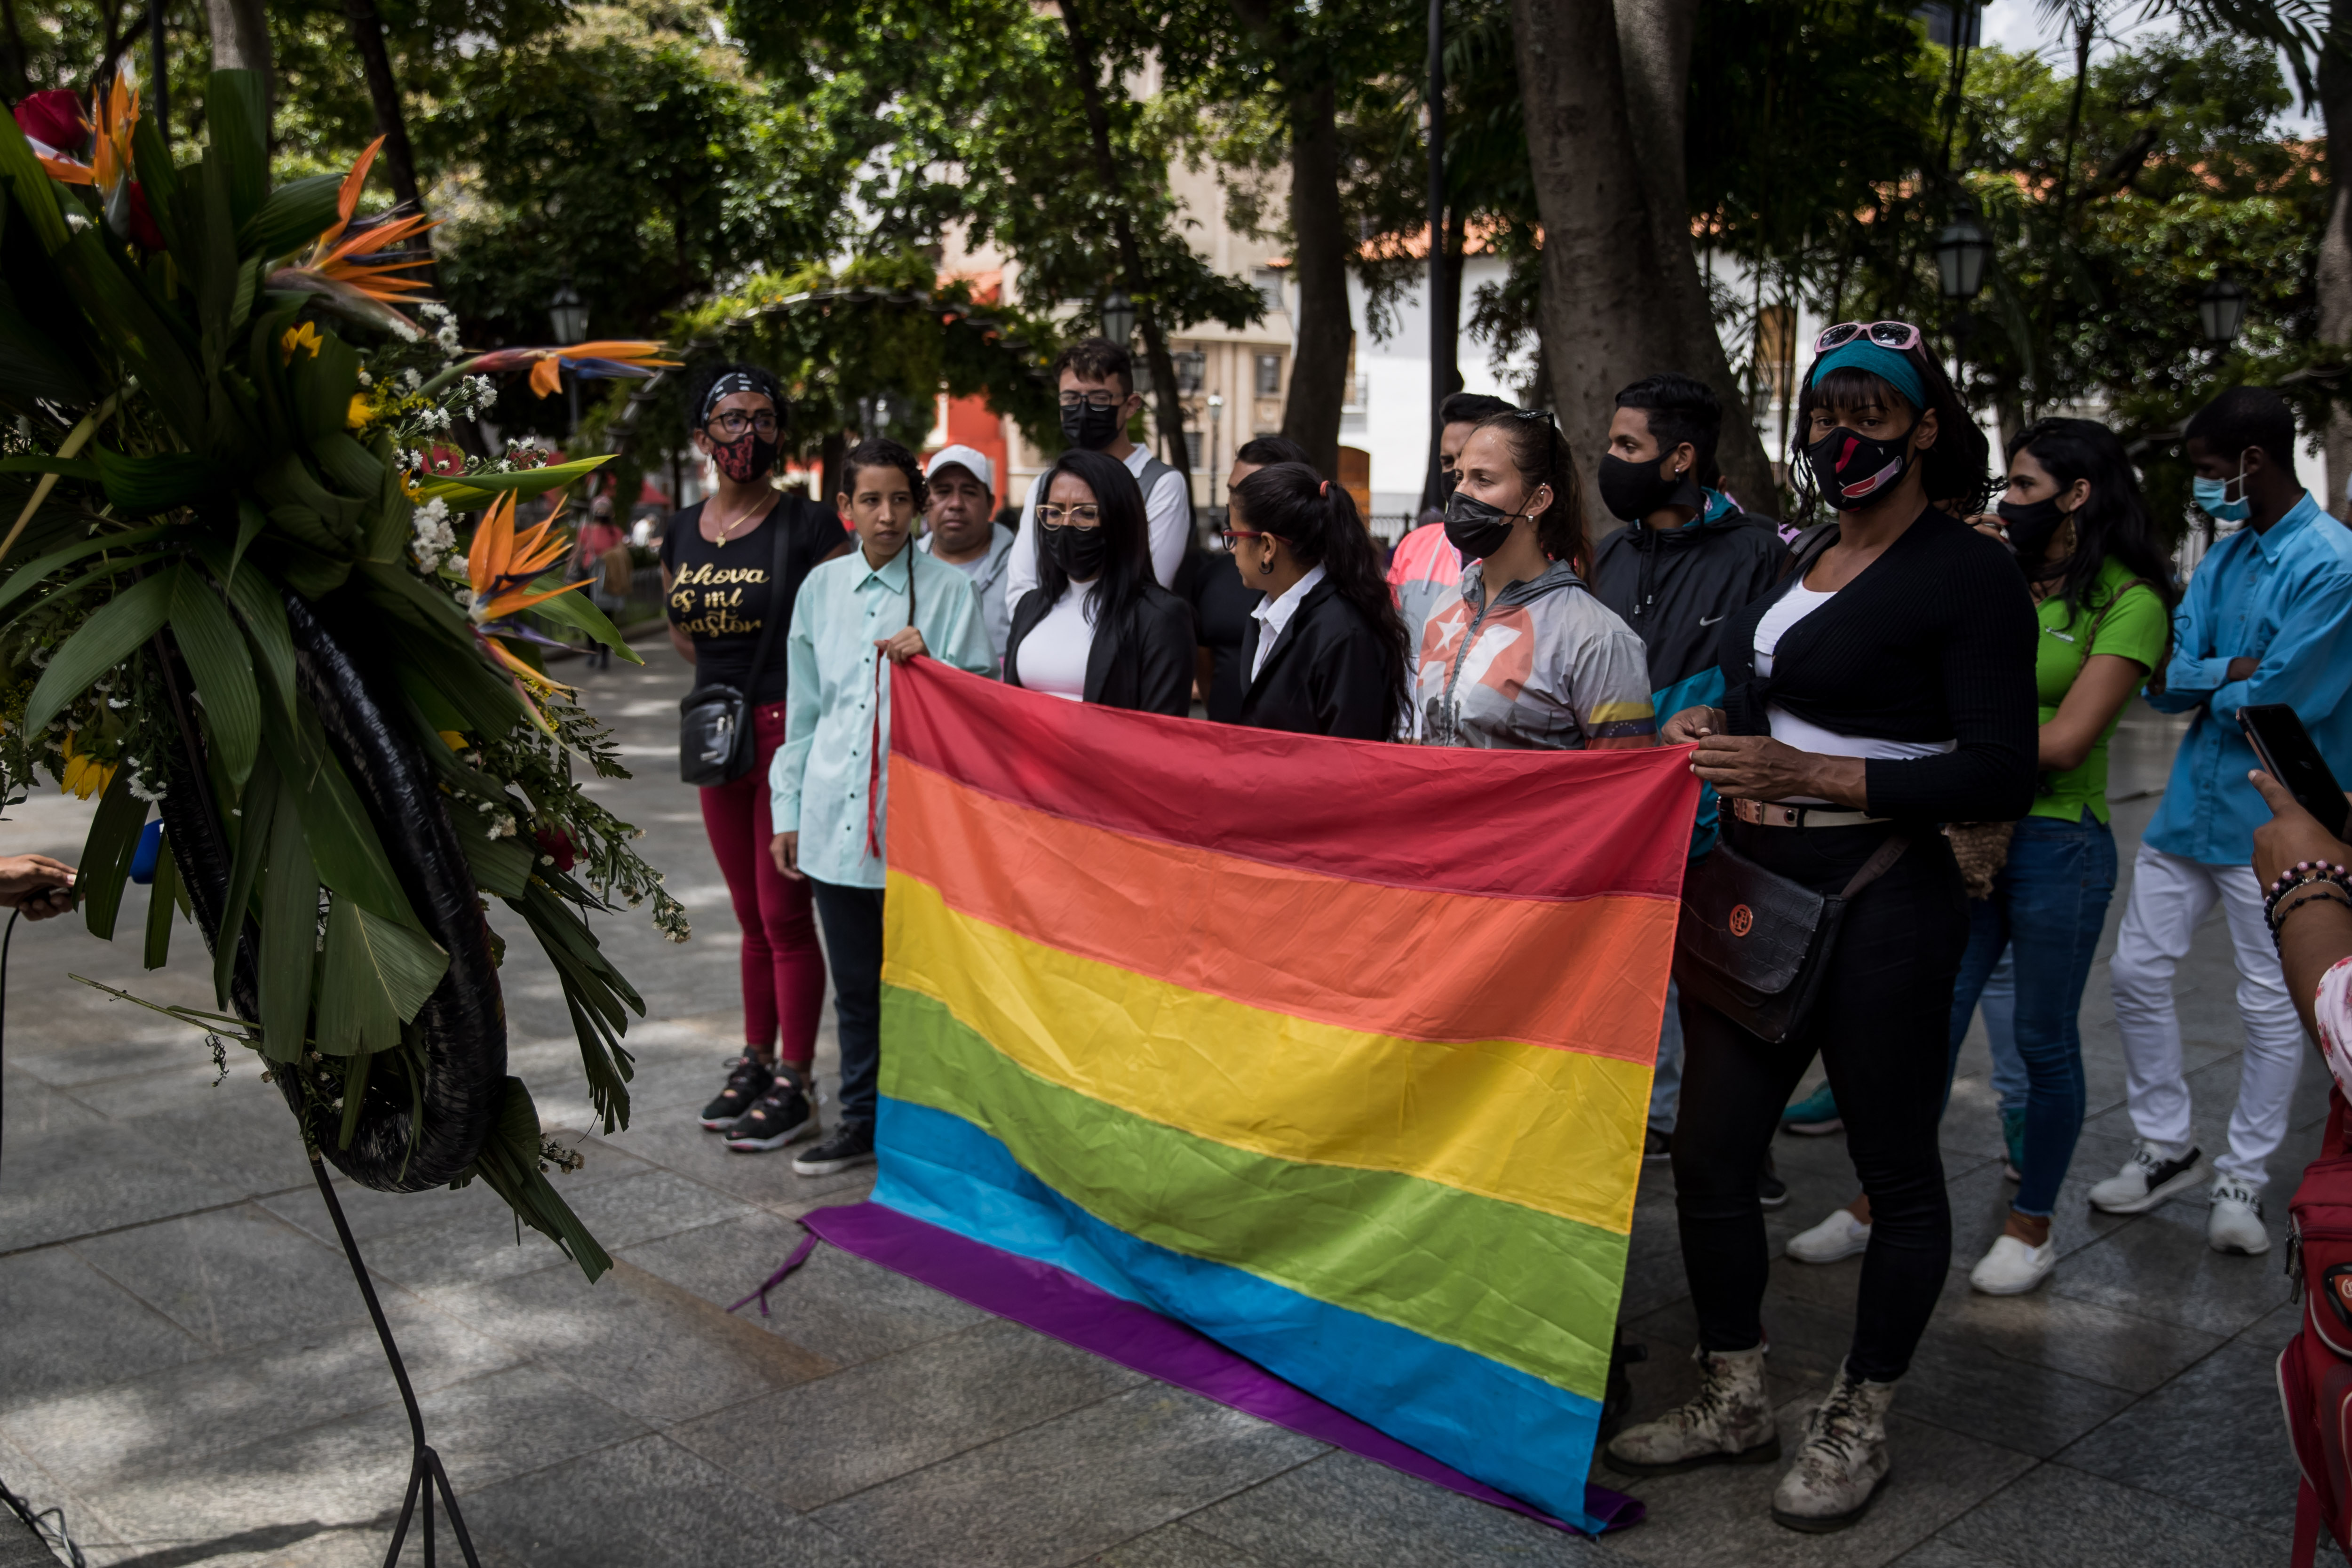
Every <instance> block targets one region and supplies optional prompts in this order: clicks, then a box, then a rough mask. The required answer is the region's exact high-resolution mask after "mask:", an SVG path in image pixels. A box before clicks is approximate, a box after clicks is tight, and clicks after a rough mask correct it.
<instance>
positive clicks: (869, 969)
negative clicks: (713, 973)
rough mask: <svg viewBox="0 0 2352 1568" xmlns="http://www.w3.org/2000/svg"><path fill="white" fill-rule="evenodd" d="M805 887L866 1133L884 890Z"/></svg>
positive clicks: (876, 1062) (849, 1103) (845, 1098)
mask: <svg viewBox="0 0 2352 1568" xmlns="http://www.w3.org/2000/svg"><path fill="white" fill-rule="evenodd" d="M809 886H810V887H811V888H812V889H814V890H815V893H816V918H817V919H818V921H821V922H823V924H824V952H825V957H826V958H827V959H828V960H829V961H830V962H831V963H832V965H833V1011H834V1016H835V1018H837V1019H838V1020H839V1021H840V1024H841V1124H842V1125H843V1126H844V1127H863V1128H866V1130H868V1131H872V1129H873V1126H874V1100H875V1096H876V1093H877V1087H876V1086H877V1081H878V1080H879V1079H880V1076H881V1070H882V889H879V888H845V887H842V886H840V885H839V884H837V883H834V882H820V881H818V880H817V879H815V878H814V877H812V878H810V879H809ZM1946 989H1947V990H1948V989H1949V987H1947V988H1946Z"/></svg>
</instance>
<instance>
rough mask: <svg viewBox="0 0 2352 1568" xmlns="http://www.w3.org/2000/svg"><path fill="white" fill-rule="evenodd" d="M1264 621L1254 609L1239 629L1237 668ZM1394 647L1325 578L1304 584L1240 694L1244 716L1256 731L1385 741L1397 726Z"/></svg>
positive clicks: (1246, 662) (1252, 651)
mask: <svg viewBox="0 0 2352 1568" xmlns="http://www.w3.org/2000/svg"><path fill="white" fill-rule="evenodd" d="M1264 630H1265V623H1264V622H1263V621H1260V620H1259V619H1257V617H1256V616H1251V617H1250V623H1249V629H1248V630H1247V631H1245V632H1244V633H1243V634H1242V668H1243V669H1244V671H1246V670H1247V669H1248V668H1249V667H1250V665H1251V663H1252V661H1254V660H1255V658H1257V639H1258V636H1259V634H1260V633H1261V632H1263V631H1264ZM1395 658H1396V653H1395V650H1394V649H1393V648H1392V647H1390V645H1389V644H1388V643H1387V642H1385V641H1384V640H1383V639H1382V638H1381V636H1380V634H1379V633H1378V632H1377V631H1376V630H1375V629H1374V628H1372V627H1371V626H1366V625H1365V624H1364V616H1363V613H1362V612H1361V611H1360V610H1358V609H1357V608H1356V606H1355V605H1351V604H1349V603H1348V601H1347V600H1345V599H1343V598H1341V597H1340V596H1339V593H1338V592H1337V590H1335V589H1334V588H1333V587H1332V585H1331V582H1330V580H1329V579H1328V578H1326V579H1324V580H1323V581H1322V582H1320V583H1318V584H1315V586H1314V587H1312V588H1310V589H1308V590H1307V597H1306V599H1305V600H1304V601H1303V602H1302V603H1301V604H1300V605H1299V606H1298V609H1297V613H1295V614H1294V615H1293V616H1291V617H1290V624H1289V625H1288V626H1284V627H1283V628H1282V635H1281V636H1280V637H1276V639H1275V643H1274V649H1273V651H1272V652H1270V653H1268V654H1267V655H1266V656H1265V668H1264V669H1261V670H1259V671H1258V672H1257V679H1255V680H1253V681H1251V682H1250V683H1249V689H1248V690H1247V691H1245V692H1244V694H1243V696H1242V711H1241V722H1242V723H1244V724H1247V725H1250V726H1251V727H1253V728H1255V729H1259V730H1289V731H1294V732H1296V733H1298V734H1303V735H1342V736H1346V737H1347V738H1349V739H1350V740H1356V741H1385V740H1388V739H1390V738H1391V735H1392V733H1393V731H1394V725H1393V722H1392V713H1391V702H1392V701H1393V700H1394V697H1395V693H1396V690H1397V681H1396V675H1397V672H1396V671H1395V670H1394V669H1393V668H1391V666H1392V665H1393V663H1394V662H1395Z"/></svg>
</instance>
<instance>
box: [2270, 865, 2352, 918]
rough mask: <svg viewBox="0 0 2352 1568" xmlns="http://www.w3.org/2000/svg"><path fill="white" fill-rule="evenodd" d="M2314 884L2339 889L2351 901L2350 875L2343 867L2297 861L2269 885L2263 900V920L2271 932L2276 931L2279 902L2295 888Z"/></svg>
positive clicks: (2351, 875) (2351, 877)
mask: <svg viewBox="0 0 2352 1568" xmlns="http://www.w3.org/2000/svg"><path fill="white" fill-rule="evenodd" d="M2315 882H2319V883H2325V884H2327V885H2328V886H2331V887H2334V888H2337V889H2341V890H2342V891H2343V893H2344V894H2345V897H2346V899H2347V900H2352V874H2347V872H2346V871H2345V868H2343V867H2341V866H2331V865H2329V864H2328V863H2327V862H2326V861H2324V860H2301V861H2297V862H2296V863H2295V864H2294V865H2293V866H2290V867H2288V868H2286V870H2285V871H2284V872H2282V873H2281V874H2280V876H2279V879H2278V880H2277V881H2275V882H2273V883H2272V884H2271V886H2270V891H2269V893H2268V894H2267V895H2266V896H2265V897H2264V898H2263V920H2264V921H2268V922H2270V925H2271V929H2272V930H2273V931H2275V930H2277V929H2278V927H2277V920H2276V913H2277V910H2278V907H2279V900H2282V899H2284V898H2285V897H2286V896H2287V895H2288V894H2290V893H2292V892H2294V890H2295V889H2297V888H2307V887H2309V886H2311V885H2312V884H2313V883H2315Z"/></svg>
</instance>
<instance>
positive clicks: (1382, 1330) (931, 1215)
mask: <svg viewBox="0 0 2352 1568" xmlns="http://www.w3.org/2000/svg"><path fill="white" fill-rule="evenodd" d="M875 1134H876V1146H877V1149H878V1150H879V1151H880V1153H881V1157H882V1169H881V1178H880V1180H879V1181H878V1182H877V1184H876V1186H875V1189H874V1202H876V1203H877V1204H882V1205H887V1206H888V1207H890V1208H894V1209H897V1210H898V1211H899V1212H900V1213H902V1214H908V1215H913V1216H914V1217H916V1218H917V1219H921V1220H928V1221H929V1222H930V1223H931V1224H933V1225H937V1226H944V1227H945V1228H947V1229H949V1230H952V1231H954V1232H956V1233H957V1234H958V1235H960V1236H966V1237H971V1239H973V1240H974V1241H978V1242H982V1243H983V1244H985V1245H987V1246H990V1247H1001V1248H1003V1250H1005V1251H1007V1252H1013V1253H1017V1254H1019V1255H1020V1256H1022V1257H1024V1258H1034V1259H1036V1260H1037V1261H1039V1262H1041V1263H1049V1264H1052V1265H1054V1266H1055V1268H1064V1269H1066V1270H1068V1271H1069V1272H1070V1273H1072V1274H1075V1275H1076V1276H1078V1277H1079V1278H1080V1279H1084V1280H1086V1281H1087V1283H1088V1284H1090V1285H1093V1286H1095V1287H1097V1289H1103V1290H1107V1291H1108V1292H1110V1293H1111V1294H1112V1295H1114V1296H1118V1297H1119V1298H1121V1299H1122V1300H1129V1301H1135V1302H1139V1303H1140V1304H1141V1305H1143V1306H1146V1307H1150V1309H1152V1310H1154V1311H1157V1312H1160V1313H1163V1314H1165V1315H1166V1316H1168V1317H1171V1318H1173V1319H1175V1320H1177V1321H1179V1322H1182V1323H1187V1324H1190V1325H1192V1327H1194V1328H1196V1329H1198V1330H1200V1331H1202V1333H1204V1334H1207V1335H1208V1336H1209V1337H1210V1338H1212V1339H1214V1340H1216V1341H1218V1342H1220V1343H1223V1344H1224V1345H1226V1346H1228V1347H1230V1348H1231V1349H1233V1350H1234V1351H1236V1352H1240V1353H1241V1354H1243V1355H1245V1356H1247V1357H1248V1358H1249V1359H1250V1360H1252V1361H1254V1362H1255V1363H1258V1364H1259V1365H1260V1366H1262V1367H1265V1369H1266V1370H1267V1371H1268V1372H1271V1373H1274V1374H1275V1375H1276V1376H1277V1377H1281V1378H1285V1379H1286V1380H1288V1381H1289V1382H1290V1383H1292V1384H1296V1385H1297V1386H1298V1387H1300V1388H1303V1389H1305V1390H1306V1391H1307V1393H1309V1394H1314V1395H1316V1396H1317V1397H1318V1398H1319V1399H1322V1400H1325V1401H1327V1402H1328V1403H1329V1404H1331V1405H1336V1406H1338V1407H1339V1409H1341V1410H1344V1411H1346V1412H1347V1413H1348V1414H1349V1415H1353V1416H1355V1417H1356V1418H1357V1419H1358V1420H1360V1421H1366V1422H1370V1424H1371V1425H1373V1426H1377V1427H1379V1428H1380V1429H1381V1431H1383V1432H1386V1433H1388V1434H1389V1435H1390V1436H1393V1437H1396V1438H1398V1439H1399V1440H1401V1441H1402V1442H1406V1443H1410V1444H1412V1446H1413V1447H1416V1448H1419V1449H1420V1450H1421V1451H1422V1452H1423V1453H1425V1454H1428V1455H1429V1456H1431V1457H1432V1458H1437V1459H1442V1460H1444V1462H1445V1463H1446V1464H1449V1465H1452V1466H1453V1467H1454V1468H1455V1469H1458V1470H1460V1471H1462V1472H1463V1473H1464V1474H1465V1475H1470V1476H1475V1477H1476V1478H1477V1479H1480V1480H1482V1481H1485V1482H1486V1483H1487V1484H1488V1485H1490V1486H1494V1487H1498V1488H1500V1489H1502V1490H1504V1491H1507V1492H1509V1493H1510V1494H1511V1495H1513V1496H1514V1497H1517V1498H1520V1499H1523V1500H1526V1501H1528V1502H1530V1503H1533V1504H1535V1505H1536V1506H1537V1507H1538V1508H1540V1509H1542V1510H1545V1511H1546V1512H1548V1513H1550V1514H1552V1515H1554V1516H1556V1517H1558V1518H1559V1519H1561V1520H1563V1521H1567V1522H1568V1523H1570V1524H1572V1525H1574V1526H1576V1527H1577V1528H1578V1529H1579V1530H1585V1531H1599V1530H1600V1529H1601V1521H1599V1520H1597V1519H1594V1518H1592V1517H1591V1515H1589V1514H1587V1513H1586V1512H1585V1511H1584V1478H1585V1473H1586V1471H1587V1470H1589V1469H1590V1468H1591V1460H1592V1443H1593V1438H1594V1436H1595V1434H1596V1431H1597V1429H1598V1427H1599V1425H1600V1420H1601V1407H1600V1406H1599V1405H1597V1404H1595V1403H1594V1402H1593V1401H1591V1400H1590V1399H1587V1398H1585V1397H1584V1396H1583V1395H1582V1394H1573V1393H1570V1391H1569V1390H1567V1389H1564V1388H1558V1387H1555V1386H1553V1385H1552V1384H1548V1383H1545V1382H1543V1381H1542V1380H1541V1379H1538V1378H1535V1377H1530V1376H1528V1374H1527V1373H1523V1372H1520V1371H1518V1370H1517V1368H1514V1367H1507V1366H1504V1365H1502V1364H1501V1363H1497V1362H1493V1361H1489V1360H1487V1359H1486V1357H1484V1356H1480V1355H1474V1354H1472V1353H1471V1352H1468V1351H1465V1350H1460V1349H1457V1348H1455V1347H1454V1346H1452V1345H1446V1344H1441V1343H1439V1342H1436V1341H1434V1340H1431V1339H1427V1338H1424V1337H1423V1336H1422V1335H1420V1334H1417V1333H1414V1332H1413V1331H1411V1330H1410V1329H1403V1328H1399V1327H1397V1326H1396V1325H1395V1324H1392V1323H1384V1322H1381V1321H1379V1320H1378V1319H1376V1318H1369V1317H1366V1316H1364V1315H1363V1314H1361V1313H1360V1312H1351V1311H1349V1310H1346V1309H1345V1308H1341V1307H1335V1306H1331V1305H1329V1304H1328V1303H1326V1302H1322V1301H1318V1300H1315V1299H1314V1298H1313V1297H1310V1296H1305V1295H1301V1294H1300V1293H1298V1292H1297V1291H1296V1290H1292V1289H1287V1288H1286V1287H1284V1286H1281V1285H1276V1284H1275V1283H1273V1282H1272V1281H1270V1280H1266V1279H1259V1278H1258V1277H1257V1276H1256V1275H1254V1274H1250V1273H1248V1272H1246V1271H1244V1270H1243V1269H1239V1268H1232V1267H1230V1266H1228V1265H1225V1264H1223V1263H1213V1262H1210V1261H1208V1260H1206V1259H1203V1258H1188V1257H1186V1256H1185V1255H1184V1254H1182V1253H1180V1252H1174V1251H1171V1250H1170V1249H1169V1248H1167V1247H1160V1246H1158V1245H1156V1244H1154V1243H1152V1242H1149V1241H1145V1240H1142V1239H1141V1238H1139V1237H1133V1236H1129V1234H1128V1233H1127V1232H1125V1231H1123V1230H1119V1229H1118V1228H1116V1227H1114V1226H1109V1225H1107V1224H1105V1223H1104V1222H1103V1221H1101V1220H1098V1219H1097V1218H1096V1217H1095V1216H1094V1215H1091V1214H1088V1213H1087V1211H1086V1210H1084V1209H1082V1208H1080V1207H1079V1206H1078V1205H1076V1204H1074V1203H1072V1202H1071V1201H1070V1200H1069V1199H1067V1198H1066V1197H1064V1196H1062V1194H1059V1193H1057V1192H1055V1190H1054V1189H1053V1188H1051V1187H1049V1186H1047V1185H1045V1183H1043V1182H1041V1181H1039V1180H1038V1179H1037V1178H1036V1177H1035V1176H1034V1175H1032V1174H1030V1173H1029V1172H1028V1171H1027V1170H1025V1169H1024V1168H1023V1166H1022V1165H1021V1164H1020V1163H1019V1162H1017V1161H1015V1160H1014V1159H1013V1155H1012V1153H1011V1152H1010V1151H1008V1150H1007V1149H1006V1148H1005V1147H1004V1145H1003V1143H1001V1142H998V1141H997V1140H996V1139H994V1138H993V1137H991V1136H990V1135H989V1134H988V1133H987V1132H985V1131H982V1130H981V1129H980V1128H978V1127H976V1126H974V1125H973V1124H972V1123H971V1122H969V1121H965V1120H964V1119H963V1118H961V1117H960V1116H954V1115H950V1114H949V1113H948V1112H946V1111H943V1110H933V1109H931V1108H930V1107H929V1106H926V1105H917V1104H914V1103H913V1102H911V1101H908V1100H893V1099H891V1098H889V1097H888V1096H887V1095H886V1096H884V1097H883V1098H882V1100H881V1105H880V1114H879V1116H878V1119H877V1122H876V1126H875ZM1505 1433H1509V1434H1513V1435H1514V1436H1513V1437H1512V1438H1511V1439H1509V1440H1503V1439H1502V1438H1501V1436H1500V1435H1501V1434H1505Z"/></svg>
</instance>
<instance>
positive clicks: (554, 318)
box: [547, 278, 588, 345]
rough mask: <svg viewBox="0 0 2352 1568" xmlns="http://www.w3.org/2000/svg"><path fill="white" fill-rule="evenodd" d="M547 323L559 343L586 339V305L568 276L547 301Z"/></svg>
mask: <svg viewBox="0 0 2352 1568" xmlns="http://www.w3.org/2000/svg"><path fill="white" fill-rule="evenodd" d="M547 324H548V325H549V326H550V327H551V328H552V329H553V330H554V335H555V341H556V342H557V343H558V344H559V345H569V344H572V343H582V342H587V341H588V306H587V303H586V301H584V300H582V299H581V298H580V295H579V293H578V292H577V291H576V290H575V289H573V288H572V280H571V279H568V278H567V279H564V280H563V282H562V285H561V286H560V287H558V288H557V289H556V290H555V298H554V299H552V300H549V301H548V302H547Z"/></svg>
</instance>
